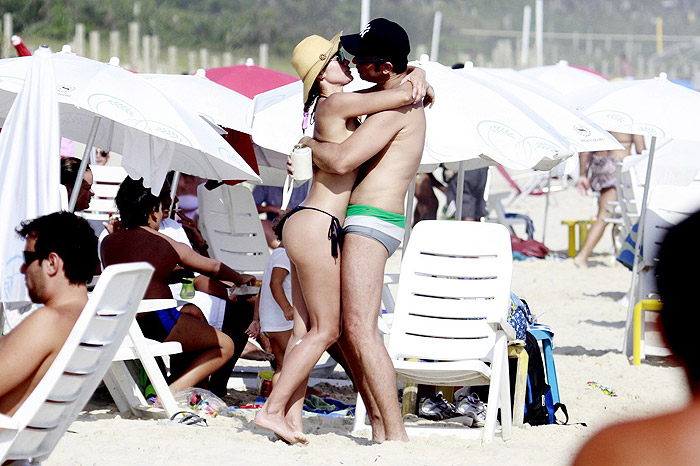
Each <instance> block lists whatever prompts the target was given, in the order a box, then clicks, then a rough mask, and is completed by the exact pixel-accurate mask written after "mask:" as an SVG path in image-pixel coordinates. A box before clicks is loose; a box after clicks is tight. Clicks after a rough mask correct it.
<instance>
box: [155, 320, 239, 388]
mask: <svg viewBox="0 0 700 466" xmlns="http://www.w3.org/2000/svg"><path fill="white" fill-rule="evenodd" d="M165 341H178V342H180V344H181V345H182V350H183V351H185V352H188V351H199V352H200V354H199V355H197V357H195V358H194V359H193V360H192V362H191V363H190V364H189V365H188V366H187V368H186V369H185V370H184V372H183V373H182V375H180V377H178V378H177V380H175V381H174V382H173V383H171V384H170V390H171V391H172V392H177V391H179V390H182V389H184V388H188V387H194V386H195V385H196V384H198V383H199V382H201V381H202V380H204V379H205V378H206V377H208V376H210V375H211V374H213V373H214V372H215V371H216V370H217V369H219V368H220V367H221V366H223V365H224V364H225V363H226V361H228V360H229V359H231V357H232V356H233V350H234V347H233V341H232V340H231V338H229V337H228V336H227V335H225V334H223V333H221V332H220V331H218V330H216V329H215V328H214V327H212V326H211V325H209V324H207V323H204V322H202V321H200V320H199V319H197V318H196V317H193V316H191V315H189V314H180V317H179V318H178V319H177V323H176V324H175V326H174V327H173V329H172V330H171V331H170V334H169V335H168V338H166V339H165Z"/></svg>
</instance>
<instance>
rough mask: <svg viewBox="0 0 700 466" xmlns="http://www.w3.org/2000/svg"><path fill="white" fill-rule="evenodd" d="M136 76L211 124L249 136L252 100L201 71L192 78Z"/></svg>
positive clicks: (182, 75) (173, 75)
mask: <svg viewBox="0 0 700 466" xmlns="http://www.w3.org/2000/svg"><path fill="white" fill-rule="evenodd" d="M139 76H140V77H142V78H144V79H146V80H148V81H149V82H151V83H152V84H153V85H155V86H156V87H157V88H158V90H160V91H161V92H162V93H163V94H165V95H167V96H168V97H170V98H172V99H175V100H178V101H179V102H180V103H181V104H183V105H184V106H185V107H186V108H188V109H190V110H193V111H195V112H197V113H198V114H199V115H200V116H202V117H203V118H206V119H207V120H208V121H210V122H212V123H214V124H215V125H219V126H223V127H224V128H229V129H233V130H236V131H240V132H243V133H250V123H249V118H248V113H249V112H250V111H251V110H252V108H251V104H252V99H250V98H248V97H246V96H244V95H243V94H239V93H238V92H236V91H234V90H232V89H229V88H227V87H225V86H222V85H221V84H217V83H215V82H214V81H212V80H210V79H208V78H207V77H206V72H205V71H204V70H203V69H201V68H200V69H198V70H197V72H196V73H195V74H194V75H184V74H149V73H140V74H139Z"/></svg>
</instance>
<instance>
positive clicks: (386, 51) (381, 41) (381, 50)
mask: <svg viewBox="0 0 700 466" xmlns="http://www.w3.org/2000/svg"><path fill="white" fill-rule="evenodd" d="M340 43H341V44H342V45H343V48H344V49H345V50H347V51H348V53H350V54H352V55H354V56H356V57H377V58H386V59H390V58H402V59H406V58H407V57H408V54H409V53H410V52H411V45H410V43H409V41H408V34H406V31H405V30H404V28H402V27H401V26H399V25H398V24H397V23H395V22H393V21H389V20H388V19H386V18H376V19H373V20H372V21H370V22H369V23H367V25H366V26H365V27H364V28H362V31H360V32H359V33H358V34H349V35H347V36H341V37H340ZM388 61H390V60H388Z"/></svg>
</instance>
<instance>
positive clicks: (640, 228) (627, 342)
mask: <svg viewBox="0 0 700 466" xmlns="http://www.w3.org/2000/svg"><path fill="white" fill-rule="evenodd" d="M655 148H656V136H652V138H651V145H650V146H649V162H648V164H647V175H646V178H645V180H644V193H643V194H642V206H641V208H640V209H639V224H638V225H637V241H635V243H634V264H633V266H632V283H631V284H630V290H629V303H628V304H627V325H625V336H624V339H623V342H622V350H623V352H624V353H625V355H626V356H631V355H632V345H631V342H632V338H631V336H630V333H631V332H632V326H631V325H630V323H631V322H632V315H633V313H634V306H635V305H636V304H637V301H638V300H639V298H640V296H639V289H638V284H639V267H641V264H640V259H641V254H640V251H641V250H642V241H643V238H644V221H645V219H646V216H647V199H648V198H649V190H650V188H651V185H650V184H651V167H652V164H653V163H654V149H655Z"/></svg>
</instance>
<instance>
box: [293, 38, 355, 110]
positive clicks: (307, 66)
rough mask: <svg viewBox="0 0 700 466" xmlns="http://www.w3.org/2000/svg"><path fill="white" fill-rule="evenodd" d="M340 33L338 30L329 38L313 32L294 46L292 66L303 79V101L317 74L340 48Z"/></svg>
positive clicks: (306, 97)
mask: <svg viewBox="0 0 700 466" xmlns="http://www.w3.org/2000/svg"><path fill="white" fill-rule="evenodd" d="M342 33H343V32H342V31H340V32H339V33H338V34H336V35H335V37H333V38H332V39H331V40H328V39H324V38H323V37H321V36H317V35H315V34H314V35H313V36H309V37H307V38H306V39H304V40H302V41H301V42H299V43H298V44H297V46H296V47H294V52H292V66H293V67H294V69H295V70H296V72H297V74H298V75H299V77H300V78H301V80H302V81H304V102H306V101H307V100H308V99H309V92H310V91H311V87H312V86H313V85H314V81H316V77H317V76H318V74H319V73H320V72H321V70H322V69H323V68H325V67H326V65H327V64H328V62H329V61H331V58H333V55H335V53H336V52H337V51H338V50H339V49H340V35H341V34H342Z"/></svg>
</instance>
